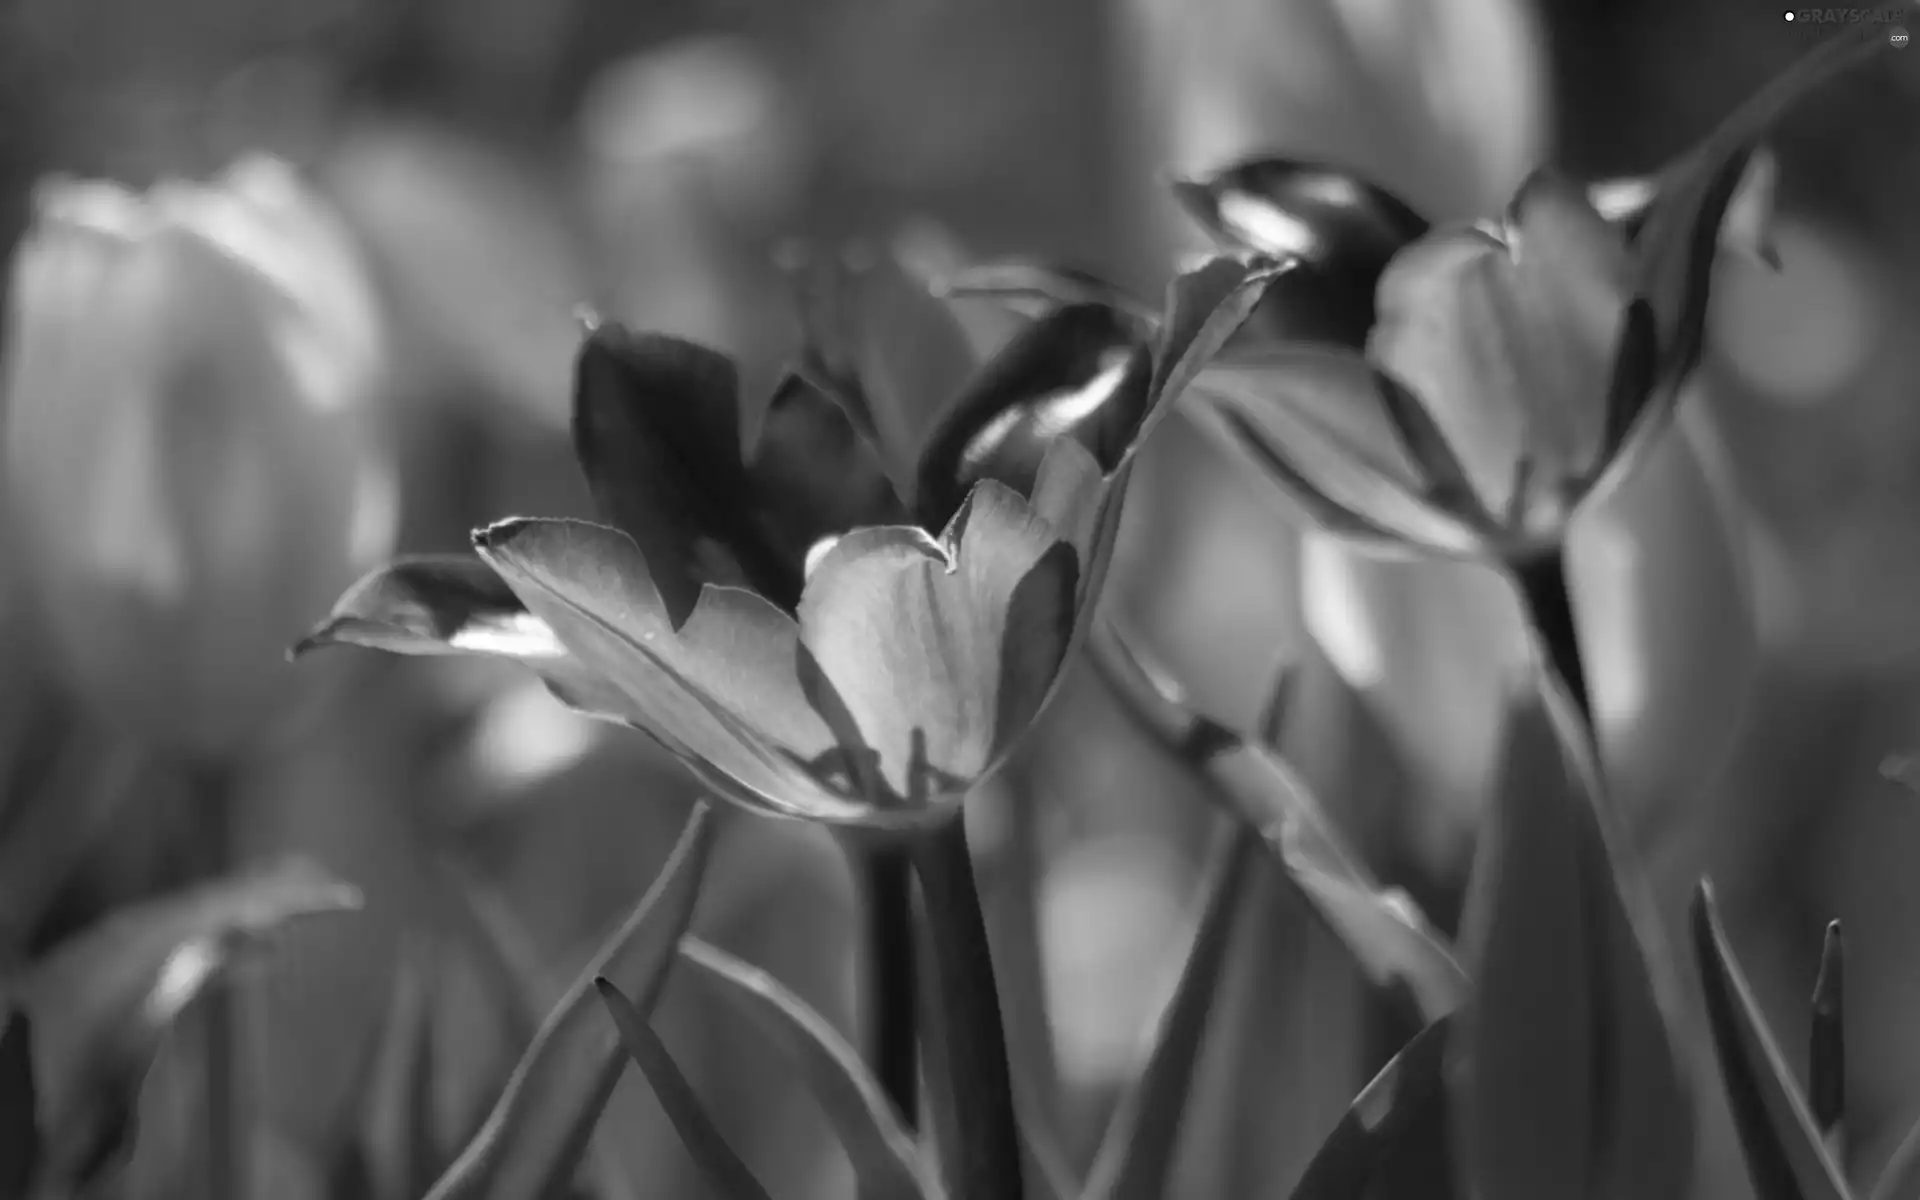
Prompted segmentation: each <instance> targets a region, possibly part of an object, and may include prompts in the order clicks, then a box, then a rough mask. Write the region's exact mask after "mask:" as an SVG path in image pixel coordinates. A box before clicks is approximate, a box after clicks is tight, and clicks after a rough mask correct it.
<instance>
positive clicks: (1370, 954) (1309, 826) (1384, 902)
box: [1089, 621, 1467, 1021]
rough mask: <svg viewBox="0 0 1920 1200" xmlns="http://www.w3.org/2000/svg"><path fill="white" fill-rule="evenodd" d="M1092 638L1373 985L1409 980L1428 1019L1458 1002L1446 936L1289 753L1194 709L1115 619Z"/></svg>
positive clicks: (1116, 684) (1141, 716)
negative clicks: (1343, 829)
mask: <svg viewBox="0 0 1920 1200" xmlns="http://www.w3.org/2000/svg"><path fill="white" fill-rule="evenodd" d="M1089 646H1090V648H1091V650H1092V652H1093V661H1094V663H1095V665H1096V666H1097V667H1098V668H1099V669H1100V672H1101V674H1102V675H1103V676H1104V677H1105V678H1106V680H1107V682H1108V683H1109V684H1110V685H1111V686H1112V688H1113V690H1114V694H1115V695H1116V696H1117V697H1119V699H1120V700H1121V701H1122V702H1123V703H1124V704H1125V705H1126V707H1127V709H1128V711H1129V713H1130V714H1131V715H1132V716H1133V717H1134V719H1135V720H1136V721H1138V722H1139V723H1140V724H1141V725H1142V726H1143V727H1144V728H1146V729H1147V730H1148V731H1149V732H1151V733H1152V734H1154V736H1155V737H1157V738H1158V739H1159V740H1160V741H1161V742H1162V744H1164V745H1165V746H1166V747H1167V748H1168V749H1169V750H1170V751H1171V752H1172V753H1174V754H1175V755H1176V756H1178V757H1180V758H1182V759H1184V760H1185V761H1186V762H1188V763H1189V764H1191V766H1192V767H1193V768H1194V770H1196V771H1197V772H1198V773H1199V774H1200V775H1201V776H1202V777H1204V778H1206V779H1207V780H1209V781H1210V782H1211V783H1212V784H1213V789H1212V790H1213V792H1214V793H1215V796H1216V798H1217V799H1218V800H1219V801H1220V802H1221V803H1222V804H1223V806H1224V807H1225V808H1226V809H1227V810H1228V811H1229V812H1231V813H1232V814H1234V815H1235V816H1236V817H1238V818H1239V819H1240V820H1243V821H1246V822H1248V823H1250V824H1251V825H1253V827H1254V828H1256V829H1258V830H1259V831H1260V834H1261V836H1262V837H1263V838H1264V839H1265V840H1266V842H1267V844H1268V846H1269V847H1270V848H1271V849H1272V850H1273V851H1274V852H1275V853H1276V854H1277V855H1278V856H1279V858H1280V861H1281V863H1282V864H1283V865H1284V866H1285V867H1286V870H1287V877H1288V879H1289V880H1290V881H1291V882H1292V884H1293V885H1294V887H1296V888H1297V889H1299V891H1300V893H1301V894H1302V895H1303V896H1304V897H1305V898H1306V899H1307V901H1308V902H1309V903H1310V904H1311V905H1312V906H1313V909H1314V911H1315V913H1316V914H1318V916H1319V917H1320V919H1321V920H1322V921H1324V922H1325V923H1326V925H1327V927H1328V928H1329V929H1330V930H1332V932H1333V933H1334V935H1335V936H1337V937H1338V938H1339V939H1340V941H1341V942H1342V943H1343V944H1344V945H1345V946H1346V947H1347V949H1348V951H1349V952H1350V953H1351V954H1352V955H1353V956H1354V959H1355V961H1356V962H1358V963H1359V965H1360V966H1361V968H1362V969H1363V970H1364V971H1365V972H1366V974H1367V976H1368V978H1369V979H1371V980H1372V981H1373V982H1374V984H1375V985H1376V986H1380V987H1393V986H1396V985H1403V986H1405V987H1406V988H1407V990H1408V991H1409V992H1411V994H1412V995H1413V997H1414V1000H1415V1001H1416V1002H1417V1004H1418V1005H1419V1008H1420V1011H1421V1013H1422V1015H1423V1016H1424V1017H1425V1019H1426V1020H1428V1021H1434V1020H1438V1019H1439V1018H1440V1017H1443V1016H1446V1015H1447V1014H1448V1013H1450V1012H1452V1011H1453V1010H1454V1009H1456V1008H1457V1007H1459V1005H1460V1004H1461V1002H1462V1001H1463V1000H1464V999H1465V997H1466V992H1467V977H1466V973H1465V972H1464V971H1462V970H1461V968H1460V964H1459V962H1458V961H1456V960H1455V958H1454V956H1453V952H1452V950H1451V949H1450V948H1449V947H1448V946H1447V944H1446V941H1445V939H1444V938H1443V937H1442V936H1441V934H1440V933H1439V932H1437V931H1436V930H1435V929H1434V928H1433V927H1432V926H1431V925H1430V924H1429V923H1428V921H1427V919H1426V917H1425V916H1424V915H1423V914H1422V913H1421V912H1420V910H1419V908H1418V907H1417V906H1416V905H1415V904H1414V903H1413V901H1412V900H1411V899H1410V898H1409V897H1408V896H1407V895H1406V894H1405V893H1404V892H1403V891H1401V890H1399V889H1397V888H1396V889H1388V888H1385V887H1382V886H1381V884H1380V882H1379V881H1378V880H1377V879H1375V878H1374V877H1373V875H1372V873H1371V872H1370V871H1369V870H1368V869H1367V867H1366V865H1365V864H1364V862H1363V861H1362V860H1361V859H1360V857H1359V855H1358V854H1356V853H1355V852H1354V851H1353V850H1352V849H1351V848H1350V847H1349V846H1348V845H1347V843H1346V839H1345V837H1344V836H1343V835H1342V834H1341V833H1340V831H1339V828H1338V827H1337V826H1336V825H1335V824H1334V823H1333V821H1332V820H1331V819H1330V818H1329V817H1328V816H1327V814H1326V812H1325V810H1324V809H1323V808H1322V807H1321V806H1320V804H1319V802H1318V801H1317V800H1316V799H1315V798H1314V795H1313V793H1312V791H1311V790H1310V789H1309V788H1308V787H1307V785H1306V783H1305V782H1304V781H1303V780H1301V779H1300V778H1299V776H1298V775H1296V774H1295V773H1294V772H1293V770H1292V769H1291V768H1289V767H1288V766H1287V764H1286V762H1285V760H1283V759H1282V758H1281V757H1280V756H1279V755H1278V754H1277V753H1275V752H1274V751H1273V750H1272V749H1270V748H1268V747H1265V746H1262V745H1259V744H1258V743H1257V741H1256V740H1255V739H1253V738H1250V737H1247V736H1246V735H1244V734H1242V733H1240V732H1238V731H1236V730H1232V729H1229V728H1227V727H1226V726H1224V725H1222V724H1220V723H1219V722H1217V721H1214V720H1213V719H1211V718H1209V717H1206V716H1204V715H1201V714H1199V713H1197V712H1195V711H1193V710H1192V708H1191V707H1190V706H1189V704H1188V702H1187V700H1186V697H1185V696H1184V695H1183V694H1182V693H1181V691H1180V689H1179V687H1178V686H1177V685H1176V684H1174V683H1173V682H1172V681H1171V680H1170V679H1169V678H1168V677H1167V676H1166V674H1165V673H1164V672H1163V671H1161V670H1159V669H1158V668H1157V667H1155V666H1154V665H1152V664H1151V663H1150V662H1148V661H1147V660H1146V659H1145V658H1144V657H1143V656H1142V655H1141V653H1140V652H1139V651H1138V650H1136V649H1135V648H1134V647H1133V645H1132V644H1131V643H1130V642H1129V640H1128V639H1127V637H1126V635H1125V634H1123V633H1122V632H1121V631H1120V630H1119V628H1118V626H1116V625H1114V624H1113V623H1112V622H1111V621H1103V622H1098V623H1096V627H1095V632H1094V636H1093V637H1092V638H1090V639H1089Z"/></svg>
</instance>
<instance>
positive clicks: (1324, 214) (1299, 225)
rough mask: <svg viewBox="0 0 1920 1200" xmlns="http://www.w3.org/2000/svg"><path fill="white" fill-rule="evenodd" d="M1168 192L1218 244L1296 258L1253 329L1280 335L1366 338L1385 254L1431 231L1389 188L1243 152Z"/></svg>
mask: <svg viewBox="0 0 1920 1200" xmlns="http://www.w3.org/2000/svg"><path fill="white" fill-rule="evenodd" d="M1173 191H1174V196H1175V198H1176V199H1178V200H1179V201H1180V203H1181V204H1182V205H1183V206H1185V208H1186V210H1187V212H1188V213H1189V214H1190V215H1192V216H1193V218H1194V219H1195V220H1197V221H1199V222H1200V223H1201V224H1202V225H1203V226H1205V227H1206V229H1207V231H1208V232H1209V233H1211V234H1212V235H1213V237H1214V239H1215V240H1216V241H1218V242H1220V243H1221V244H1222V245H1224V246H1227V247H1230V248H1233V249H1240V250H1254V251H1257V252H1259V253H1261V254H1267V255H1272V256H1274V257H1276V258H1282V259H1289V258H1290V259H1297V260H1299V264H1300V266H1299V269H1297V270H1294V271H1291V272H1289V273H1288V274H1286V275H1284V276H1282V277H1281V278H1279V279H1277V280H1275V281H1274V285H1273V286H1272V287H1270V288H1269V289H1267V294H1266V296H1265V297H1264V298H1263V299H1262V300H1261V302H1260V307H1259V309H1257V310H1256V311H1255V313H1254V322H1253V324H1252V325H1251V326H1250V327H1249V329H1250V331H1251V332H1253V333H1256V334H1263V335H1265V336H1267V337H1274V338H1279V339H1281V340H1286V341H1325V342H1332V343H1334V344H1336V345H1343V346H1353V347H1357V346H1360V345H1363V344H1364V343H1365V341H1366V337H1367V331H1368V330H1369V329H1371V328H1372V327H1373V321H1374V289H1375V288H1376V287H1377V286H1378V284H1379V282H1380V276H1381V274H1382V273H1383V272H1384V271H1385V270H1386V268H1387V263H1388V261H1389V260H1390V259H1392V258H1393V256H1394V255H1396V254H1398V253H1399V252H1400V250H1401V248H1402V247H1404V246H1406V245H1407V244H1408V243H1409V242H1412V241H1414V240H1415V239H1417V238H1419V237H1421V236H1423V235H1424V234H1425V233H1426V232H1427V222H1426V220H1425V218H1423V217H1421V216H1420V214H1419V213H1417V212H1415V211H1414V210H1413V209H1412V208H1410V207H1408V205H1407V204H1406V203H1405V202H1404V201H1402V200H1401V199H1400V198H1399V197H1397V196H1395V195H1393V193H1391V192H1389V191H1387V190H1386V189H1385V188H1382V187H1379V186H1378V185H1376V184H1373V183H1369V182H1368V181H1366V180H1364V179H1361V178H1359V177H1358V176H1355V175H1350V174H1347V173H1346V172H1343V171H1339V170H1336V169H1334V168H1332V167H1327V166H1321V165H1318V164H1314V163H1306V162H1296V161H1293V160H1291V159H1283V158H1251V159H1247V160H1245V161H1243V162H1239V163H1236V164H1234V165H1232V166H1230V167H1227V168H1225V169H1223V170H1221V171H1219V172H1217V173H1216V174H1214V175H1212V176H1210V177H1208V178H1206V179H1202V180H1183V181H1179V182H1176V183H1175V184H1174V185H1173Z"/></svg>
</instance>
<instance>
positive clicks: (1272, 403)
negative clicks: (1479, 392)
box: [1188, 346, 1484, 557]
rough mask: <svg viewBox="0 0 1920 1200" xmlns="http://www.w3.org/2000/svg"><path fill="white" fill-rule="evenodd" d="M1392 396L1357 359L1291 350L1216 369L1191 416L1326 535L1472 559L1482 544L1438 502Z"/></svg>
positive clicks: (1205, 378) (1206, 375)
mask: <svg viewBox="0 0 1920 1200" xmlns="http://www.w3.org/2000/svg"><path fill="white" fill-rule="evenodd" d="M1397 387H1398V385H1397V384H1395V382H1394V381H1393V380H1391V379H1388V378H1386V377H1384V376H1382V375H1381V374H1380V373H1379V372H1377V371H1376V370H1374V369H1373V368H1372V367H1371V366H1369V365H1368V363H1367V362H1366V360H1364V359H1362V358H1360V357H1359V356H1357V355H1353V354H1348V353H1345V352H1342V351H1335V350H1321V349H1317V348H1313V347H1305V346H1301V347H1290V348H1287V349H1284V350H1268V351H1264V352H1262V353H1260V354H1258V355H1249V356H1241V357H1236V358H1234V359H1231V360H1224V361H1220V362H1216V363H1214V364H1213V365H1212V366H1210V367H1208V368H1207V369H1206V370H1205V371H1204V372H1202V374H1201V376H1200V381H1199V386H1198V387H1196V388H1195V389H1194V390H1195V401H1194V403H1193V404H1192V405H1191V407H1190V408H1189V410H1188V411H1189V412H1190V413H1192V415H1193V417H1194V420H1195V423H1196V424H1197V425H1198V426H1199V427H1200V428H1201V429H1202V430H1203V431H1204V432H1205V433H1207V434H1208V436H1209V437H1211V438H1212V439H1213V441H1214V443H1215V444H1216V445H1217V446H1219V447H1220V448H1221V449H1222V450H1224V451H1225V452H1226V453H1227V454H1229V455H1230V456H1232V457H1234V458H1236V459H1238V460H1240V461H1242V462H1245V463H1246V464H1247V465H1249V466H1251V467H1252V468H1253V469H1255V470H1256V471H1258V472H1259V473H1260V474H1261V475H1262V476H1264V477H1265V478H1266V479H1268V480H1270V481H1271V482H1272V483H1273V484H1275V485H1276V489H1277V491H1278V492H1279V493H1280V494H1281V495H1282V496H1283V497H1284V498H1285V499H1287V500H1289V501H1291V502H1292V503H1293V504H1294V505H1295V506H1296V507H1298V508H1300V509H1301V510H1303V511H1304V514H1305V515H1306V516H1307V517H1308V518H1309V519H1311V520H1312V521H1314V522H1315V523H1316V524H1318V525H1320V526H1322V527H1323V528H1325V529H1327V530H1328V531H1329V532H1331V533H1335V534H1338V535H1340V536H1342V537H1343V538H1346V539H1348V540H1349V541H1353V542H1357V543H1358V544H1360V545H1361V546H1363V547H1368V548H1372V549H1375V550H1384V551H1394V550H1397V549H1399V548H1400V546H1401V544H1403V543H1404V544H1407V545H1411V546H1413V547H1418V548H1421V549H1424V550H1427V551H1429V552H1433V553H1438V554H1443V555H1455V556H1466V557H1470V556H1473V555H1476V554H1478V553H1480V552H1481V550H1482V547H1483V544H1484V537H1483V535H1482V534H1481V533H1480V532H1479V531H1478V530H1477V529H1475V528H1474V527H1473V525H1471V524H1469V523H1468V521H1467V520H1466V519H1464V518H1463V517H1462V516H1460V515H1457V513H1456V512H1455V511H1449V509H1448V508H1446V507H1443V506H1442V505H1441V504H1439V503H1437V502H1436V501H1437V500H1438V499H1439V496H1438V495H1436V493H1437V492H1442V491H1443V490H1444V489H1438V488H1436V486H1435V477H1434V476H1433V475H1432V474H1431V473H1430V472H1429V471H1428V470H1427V469H1426V468H1425V467H1424V466H1423V464H1421V463H1420V462H1418V461H1416V460H1415V458H1414V457H1413V455H1412V454H1411V453H1410V446H1411V445H1413V444H1415V443H1414V442H1413V440H1412V438H1411V437H1410V436H1409V433H1408V430H1407V428H1406V427H1405V426H1404V425H1403V423H1401V422H1398V421H1396V420H1395V415H1396V414H1395V410H1394V406H1393V405H1390V404H1389V403H1388V401H1387V396H1388V395H1389V393H1390V392H1391V391H1394V390H1396V389H1397ZM1416 403H1417V401H1405V402H1404V404H1403V406H1404V407H1412V405H1413V404H1416ZM1435 440H1436V441H1438V440H1439V439H1438V437H1437V435H1435ZM1428 456H1429V457H1436V458H1437V452H1436V451H1435V450H1433V449H1432V448H1429V455H1428ZM1445 461H1447V462H1448V463H1450V464H1451V463H1452V461H1453V460H1452V459H1451V456H1450V455H1449V456H1448V458H1447V459H1446V460H1445ZM1458 469H1463V468H1454V467H1451V466H1450V467H1449V470H1450V471H1454V470H1458ZM1442 478H1444V476H1443V477H1442ZM1454 490H1455V491H1457V490H1458V488H1457V487H1456V488H1455V489H1454ZM1449 499H1451V500H1452V501H1453V502H1454V504H1455V505H1457V506H1458V507H1459V508H1465V509H1466V510H1467V512H1468V514H1469V515H1473V510H1472V508H1469V507H1468V505H1473V506H1474V507H1477V501H1473V500H1472V498H1471V497H1458V496H1453V497H1449Z"/></svg>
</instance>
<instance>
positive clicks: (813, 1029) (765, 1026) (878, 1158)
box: [680, 937, 943, 1200]
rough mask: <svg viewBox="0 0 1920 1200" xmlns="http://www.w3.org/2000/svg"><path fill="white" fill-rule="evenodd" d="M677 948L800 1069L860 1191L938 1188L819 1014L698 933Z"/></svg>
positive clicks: (935, 1194) (921, 1192)
mask: <svg viewBox="0 0 1920 1200" xmlns="http://www.w3.org/2000/svg"><path fill="white" fill-rule="evenodd" d="M680 956H681V958H683V959H685V960H686V961H687V962H688V963H690V964H692V965H693V966H695V967H698V968H699V969H700V970H701V972H702V973H703V974H704V975H705V976H706V977H707V978H708V979H709V980H711V981H712V982H713V983H714V984H715V985H716V986H715V988H714V990H715V992H716V993H717V994H718V995H719V996H720V997H721V998H722V999H724V1000H725V1001H726V1002H727V1003H728V1004H730V1005H732V1006H733V1007H734V1009H735V1010H736V1011H737V1012H739V1013H740V1014H741V1015H742V1016H745V1017H746V1018H747V1019H748V1020H749V1021H751V1022H752V1023H753V1024H754V1025H756V1026H758V1027H759V1029H760V1030H761V1032H762V1033H764V1034H765V1035H766V1036H767V1037H768V1038H770V1039H771V1040H772V1041H773V1042H774V1044H775V1045H777V1046H778V1047H779V1048H780V1051H781V1053H782V1055H784V1056H785V1057H786V1059H787V1060H788V1061H789V1062H791V1063H792V1064H793V1066H794V1067H795V1068H796V1069H797V1070H798V1071H799V1073H800V1075H801V1077H802V1079H804V1080H805V1082H806V1084H807V1088H808V1090H809V1091H810V1092H811V1093H812V1094H813V1097H814V1099H815V1100H816V1101H818V1102H819V1104H820V1108H821V1111H822V1112H823V1113H824V1114H825V1115H826V1118H827V1120H828V1122H829V1123H830V1124H831V1125H832V1126H833V1129H834V1132H835V1133H836V1134H837V1135H838V1136H839V1138H840V1144H841V1145H842V1146H843V1147H844V1148H845V1149H846V1152H847V1157H848V1159H849V1160H850V1161H851V1162H852V1164H853V1170H854V1175H855V1176H856V1177H857V1178H858V1179H859V1181H860V1187H861V1195H863V1196H873V1197H876V1198H886V1200H938V1198H939V1197H941V1196H942V1195H943V1192H942V1190H941V1188H940V1186H939V1185H938V1184H937V1183H936V1182H935V1181H934V1179H933V1177H932V1175H931V1174H930V1173H929V1172H928V1170H927V1168H926V1164H925V1163H923V1162H922V1161H921V1159H920V1155H919V1151H918V1150H917V1149H916V1148H915V1146H914V1141H913V1136H912V1135H911V1134H909V1133H908V1132H907V1130H906V1128H905V1126H904V1125H903V1124H902V1123H901V1121H900V1117H899V1114H898V1113H896V1112H894V1111H893V1109H892V1107H891V1106H890V1105H889V1104H888V1103H887V1098H886V1096H885V1094H884V1093H883V1092H882V1091H881V1090H880V1085H879V1083H877V1082H876V1081H875V1080H874V1079H873V1077H872V1076H871V1075H870V1074H869V1073H868V1071H867V1068H866V1066H865V1065H864V1064H862V1062H861V1061H860V1055H859V1052H858V1051H856V1050H855V1049H854V1048H853V1047H852V1046H850V1045H848V1044H847V1041H846V1039H845V1038H843V1037H841V1036H840V1034H839V1033H838V1032H836V1031H835V1030H834V1028H833V1026H832V1025H830V1024H828V1023H827V1021H826V1019H825V1018H824V1017H822V1016H821V1015H820V1014H819V1013H817V1012H815V1011H814V1010H813V1009H812V1008H810V1007H808V1005H807V1004H806V1002H805V1001H803V1000H801V999H800V998H799V997H798V996H796V995H794V994H793V993H792V992H790V991H788V990H787V989H786V988H785V987H782V986H781V985H780V984H779V983H778V982H776V981H775V980H774V978H773V977H772V976H771V975H769V974H767V973H766V972H765V971H762V970H760V969H759V968H757V967H753V966H750V965H748V964H747V963H745V962H742V961H741V960H740V959H738V958H735V957H734V956H733V955H731V954H728V953H727V952H726V951H724V950H721V949H719V948H718V947H715V946H710V945H708V944H707V943H705V942H703V941H701V940H699V939H698V938H693V937H689V938H686V939H685V940H684V941H683V942H682V943H681V946H680Z"/></svg>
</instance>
